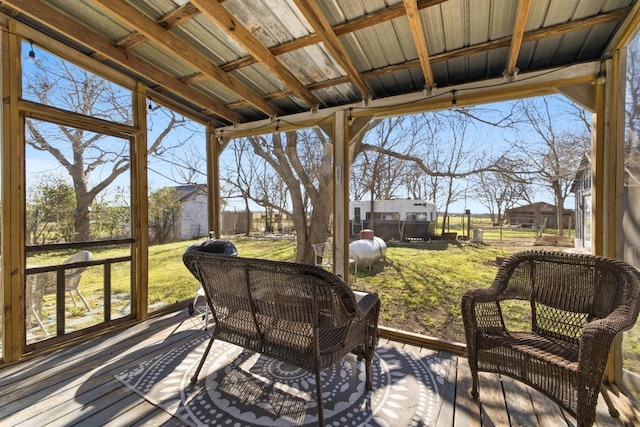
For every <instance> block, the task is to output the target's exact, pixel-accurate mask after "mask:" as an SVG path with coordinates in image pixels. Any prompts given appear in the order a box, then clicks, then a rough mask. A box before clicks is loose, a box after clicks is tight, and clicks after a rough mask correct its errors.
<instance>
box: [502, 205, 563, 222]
mask: <svg viewBox="0 0 640 427" xmlns="http://www.w3.org/2000/svg"><path fill="white" fill-rule="evenodd" d="M556 212H557V211H556V207H555V206H554V205H551V204H549V203H545V202H537V203H532V204H529V205H524V206H519V207H517V208H512V209H507V210H506V211H505V215H504V217H505V220H506V222H507V224H511V225H521V226H523V227H531V228H534V227H541V226H544V227H548V228H558V219H557V215H556ZM562 225H563V227H564V228H571V227H573V209H564V210H563V212H562Z"/></svg>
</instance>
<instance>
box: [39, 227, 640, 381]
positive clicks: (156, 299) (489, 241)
mask: <svg viewBox="0 0 640 427" xmlns="http://www.w3.org/2000/svg"><path fill="white" fill-rule="evenodd" d="M483 231H484V242H483V243H473V242H449V243H447V242H443V241H433V242H425V243H416V244H410V245H402V246H401V245H393V244H391V243H389V245H388V247H387V253H386V260H385V261H384V262H379V263H377V264H375V265H374V266H372V267H371V268H368V267H364V266H360V268H359V271H358V274H357V280H356V281H355V283H352V287H353V288H354V289H358V290H364V291H369V292H377V293H378V294H379V296H380V298H381V300H382V312H381V319H380V323H381V324H382V325H384V326H388V327H393V328H398V329H401V330H405V331H409V332H415V333H419V334H424V335H429V336H434V337H438V338H443V339H447V340H451V341H458V342H464V328H463V324H462V318H461V314H460V300H461V298H462V295H463V293H464V292H465V291H466V290H468V289H473V288H486V287H488V286H490V284H491V282H492V280H493V278H494V277H495V274H496V272H497V270H498V267H497V264H496V258H497V257H505V256H508V255H510V254H512V253H514V252H517V251H520V250H526V249H533V248H534V233H533V231H531V230H521V229H516V230H504V231H503V240H502V241H501V240H499V238H498V234H497V231H495V230H483ZM231 240H232V241H233V243H234V244H235V245H236V247H237V248H238V253H239V254H240V256H243V257H249V258H265V259H272V260H279V261H292V260H294V259H295V240H293V239H268V238H245V237H237V238H233V239H231ZM200 241H201V239H198V240H194V241H186V242H175V243H169V244H164V245H155V246H151V247H150V248H149V284H150V285H149V307H150V310H151V311H153V310H155V309H158V308H160V307H162V306H165V305H167V304H171V303H175V302H178V301H183V300H190V299H192V298H193V297H194V296H195V292H196V290H197V289H198V286H199V285H198V283H197V282H196V280H195V279H194V278H193V277H192V276H191V274H190V273H189V272H188V271H187V269H186V267H184V265H183V264H182V254H183V253H184V251H185V249H186V248H187V247H188V246H189V245H190V244H193V243H197V242H200ZM543 248H545V249H551V250H563V249H565V248H563V247H543ZM123 254H124V253H123V250H119V251H118V250H113V249H110V250H104V251H100V250H95V251H94V259H100V258H105V257H110V256H121V255H123ZM68 255H69V254H61V255H58V258H61V259H63V258H64V257H66V256H68ZM52 261H53V260H52V259H37V258H36V259H30V260H29V262H30V263H34V264H40V265H46V264H47V263H49V262H52ZM129 275H130V269H129V266H128V264H127V265H126V266H124V265H123V266H117V265H116V266H114V270H113V275H112V276H113V277H112V280H113V290H114V292H113V293H115V294H117V295H120V296H121V297H120V298H116V301H114V302H113V304H114V312H116V311H117V313H120V314H119V315H125V314H128V311H127V310H129V306H128V304H129V300H130V297H129V289H128V283H129ZM80 288H81V290H82V293H83V294H84V295H85V297H87V299H88V300H89V302H90V305H91V306H92V311H94V310H95V311H97V312H99V311H100V309H101V306H102V292H103V284H102V268H101V267H92V268H89V269H88V270H87V271H86V272H85V275H84V276H83V278H82V281H81V284H80ZM70 304H71V305H70ZM67 305H68V310H67V311H68V315H70V316H71V317H78V318H81V317H82V316H83V315H86V313H84V311H85V310H86V309H85V308H84V307H74V306H73V305H72V303H71V302H68V303H67ZM69 305H70V306H69ZM47 306H48V308H47ZM94 307H95V309H94ZM44 308H45V309H48V310H49V313H51V312H55V296H54V295H47V296H46V297H45V307H44ZM525 308H526V307H525ZM509 311H512V312H513V317H512V318H511V319H510V321H512V322H516V323H518V322H524V321H527V317H526V314H523V313H526V311H527V310H522V309H521V308H520V307H519V306H518V305H517V304H515V305H513V310H509ZM45 312H46V310H45ZM117 313H116V314H117ZM114 317H115V316H114ZM78 327H82V325H79V326H78ZM624 353H625V355H624V358H625V363H626V364H627V365H637V367H636V369H634V370H636V371H640V327H636V328H634V329H633V330H632V331H630V332H629V333H627V334H626V336H625V340H624Z"/></svg>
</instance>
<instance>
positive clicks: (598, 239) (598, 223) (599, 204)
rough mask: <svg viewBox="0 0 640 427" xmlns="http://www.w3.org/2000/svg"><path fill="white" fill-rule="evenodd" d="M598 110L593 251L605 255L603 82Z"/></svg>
mask: <svg viewBox="0 0 640 427" xmlns="http://www.w3.org/2000/svg"><path fill="white" fill-rule="evenodd" d="M594 90H595V93H596V111H595V114H594V121H595V123H594V129H595V131H593V130H592V132H591V134H592V141H591V189H592V191H591V216H592V220H591V224H592V226H591V229H592V242H591V252H592V253H593V254H594V255H604V235H603V233H604V218H605V217H604V210H605V204H604V187H605V176H604V175H605V170H604V157H605V142H604V139H605V136H604V135H605V121H606V118H605V87H604V84H603V83H602V82H598V83H596V86H595V89H594Z"/></svg>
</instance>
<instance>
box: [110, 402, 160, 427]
mask: <svg viewBox="0 0 640 427" xmlns="http://www.w3.org/2000/svg"><path fill="white" fill-rule="evenodd" d="M158 410H161V409H160V408H158V407H157V406H154V405H153V404H151V403H149V402H148V401H146V400H144V399H143V398H142V397H138V400H137V401H136V402H134V404H132V405H129V406H128V407H127V408H126V410H125V411H121V413H119V414H118V416H117V417H112V419H111V420H110V421H107V422H105V423H103V424H102V427H121V426H132V425H135V424H136V423H138V422H139V421H140V420H143V419H146V418H152V419H153V418H155V416H156V415H157V411H158ZM161 411H162V412H164V413H165V414H167V413H166V412H165V411H164V410H161ZM167 415H169V414H167ZM169 417H171V415H169ZM167 420H168V418H165V419H163V421H162V422H164V421H167ZM159 422H160V421H159V420H158V421H156V425H157V423H159ZM147 425H152V424H151V421H149V424H147Z"/></svg>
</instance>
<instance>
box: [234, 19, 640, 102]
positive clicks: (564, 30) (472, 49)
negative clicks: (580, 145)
mask: <svg viewBox="0 0 640 427" xmlns="http://www.w3.org/2000/svg"><path fill="white" fill-rule="evenodd" d="M628 12H629V8H624V9H618V10H616V11H613V12H609V13H607V14H604V15H599V16H595V17H591V18H585V19H581V20H578V21H573V22H571V23H566V24H557V25H554V26H552V27H548V28H540V29H537V30H531V31H528V32H526V33H525V34H524V36H523V42H531V41H536V40H541V39H543V38H545V37H549V35H550V34H551V35H555V36H558V35H562V34H568V33H570V32H572V31H579V30H582V29H585V28H588V27H591V26H594V25H601V24H606V23H608V22H612V21H616V20H619V19H620V18H621V17H622V16H624V15H626V13H628ZM510 43H511V37H503V38H501V39H495V40H491V41H488V42H483V43H478V44H475V45H471V46H467V47H463V48H460V49H456V50H450V51H448V52H442V53H438V54H435V55H431V56H430V58H429V59H430V61H431V63H432V64H433V63H435V62H440V61H446V60H448V59H452V58H460V57H463V56H468V55H473V54H476V53H482V52H489V51H491V50H493V49H497V48H502V47H508V46H509V45H510ZM281 46H284V45H281ZM273 51H274V49H272V52H273ZM283 53H284V52H283ZM234 62H235V61H234ZM420 66H421V64H420V60H419V59H415V60H412V61H407V62H403V63H401V64H394V65H389V66H387V67H384V68H378V69H375V70H370V71H364V72H363V73H362V75H363V76H364V78H365V79H367V78H373V77H378V76H383V75H388V74H393V73H395V72H398V71H402V70H410V69H414V68H417V67H420ZM222 67H223V68H224V67H225V66H222ZM345 79H346V77H338V78H336V79H331V80H327V81H324V82H318V83H314V84H312V85H309V86H308V88H309V89H310V90H318V89H325V88H328V87H331V86H335V85H339V84H344V83H348V81H346V80H345ZM284 96H288V93H285V92H275V93H273V94H270V100H275V99H277V98H282V97H284ZM246 105H247V103H246V102H244V101H239V102H237V103H233V104H229V105H228V107H229V108H239V107H241V106H246Z"/></svg>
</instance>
